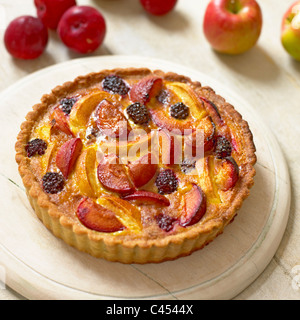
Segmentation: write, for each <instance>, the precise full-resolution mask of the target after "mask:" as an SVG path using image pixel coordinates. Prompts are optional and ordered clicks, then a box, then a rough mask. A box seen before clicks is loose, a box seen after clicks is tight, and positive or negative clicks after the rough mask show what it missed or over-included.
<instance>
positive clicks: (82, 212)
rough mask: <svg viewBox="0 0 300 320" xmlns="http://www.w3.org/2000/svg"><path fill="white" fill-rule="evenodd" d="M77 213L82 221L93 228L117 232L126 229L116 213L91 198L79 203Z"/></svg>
mask: <svg viewBox="0 0 300 320" xmlns="http://www.w3.org/2000/svg"><path fill="white" fill-rule="evenodd" d="M76 214H77V217H78V219H79V220H80V222H81V223H82V224H83V225H84V226H86V227H87V228H89V229H91V230H95V231H98V232H117V231H122V230H124V229H125V227H124V225H123V224H122V223H121V222H120V221H119V220H118V219H117V217H116V215H115V213H114V212H113V211H111V210H109V209H107V208H104V207H103V206H101V205H99V204H98V203H96V202H94V201H93V200H92V199H90V198H84V199H83V200H81V202H80V203H79V205H78V207H77V210H76Z"/></svg>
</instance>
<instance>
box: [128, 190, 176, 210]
mask: <svg viewBox="0 0 300 320" xmlns="http://www.w3.org/2000/svg"><path fill="white" fill-rule="evenodd" d="M123 199H124V200H127V201H131V200H136V201H141V202H142V203H149V204H157V205H160V206H169V205H170V201H169V199H168V198H166V197H165V196H163V195H161V194H158V193H155V192H151V191H143V190H141V191H135V192H134V193H132V194H129V195H127V196H125V197H123Z"/></svg>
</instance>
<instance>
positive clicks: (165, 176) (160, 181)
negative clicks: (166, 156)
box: [155, 169, 178, 194]
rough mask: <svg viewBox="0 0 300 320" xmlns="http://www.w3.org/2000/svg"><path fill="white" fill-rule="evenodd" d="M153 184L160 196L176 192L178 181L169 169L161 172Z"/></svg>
mask: <svg viewBox="0 0 300 320" xmlns="http://www.w3.org/2000/svg"><path fill="white" fill-rule="evenodd" d="M155 184H156V186H157V188H158V193H160V194H170V193H173V192H174V191H176V190H177V188H178V179H177V177H176V175H175V173H174V171H173V170H171V169H166V170H164V171H161V172H160V173H159V175H158V176H157V178H156V181H155Z"/></svg>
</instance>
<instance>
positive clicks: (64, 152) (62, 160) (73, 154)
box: [56, 138, 83, 179]
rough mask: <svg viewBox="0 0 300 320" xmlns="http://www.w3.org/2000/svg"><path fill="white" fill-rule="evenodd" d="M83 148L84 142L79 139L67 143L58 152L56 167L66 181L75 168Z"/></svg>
mask: <svg viewBox="0 0 300 320" xmlns="http://www.w3.org/2000/svg"><path fill="white" fill-rule="evenodd" d="M82 146H83V144H82V141H81V140H80V139H79V138H74V139H71V140H68V141H67V142H65V143H64V144H63V145H62V146H61V147H60V148H59V150H58V152H57V155H56V165H57V167H58V168H59V170H60V171H61V173H62V174H63V176H64V177H65V178H66V179H67V178H68V176H69V174H70V173H71V171H72V170H73V168H74V166H75V163H76V160H77V158H78V157H79V155H80V152H81V150H82Z"/></svg>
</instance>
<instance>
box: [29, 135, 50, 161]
mask: <svg viewBox="0 0 300 320" xmlns="http://www.w3.org/2000/svg"><path fill="white" fill-rule="evenodd" d="M46 149H47V143H46V141H44V140H42V139H34V140H31V141H29V142H28V143H27V145H26V146H25V150H26V152H27V157H29V158H31V157H33V156H34V155H36V154H38V155H40V156H41V155H43V154H45V151H46Z"/></svg>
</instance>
